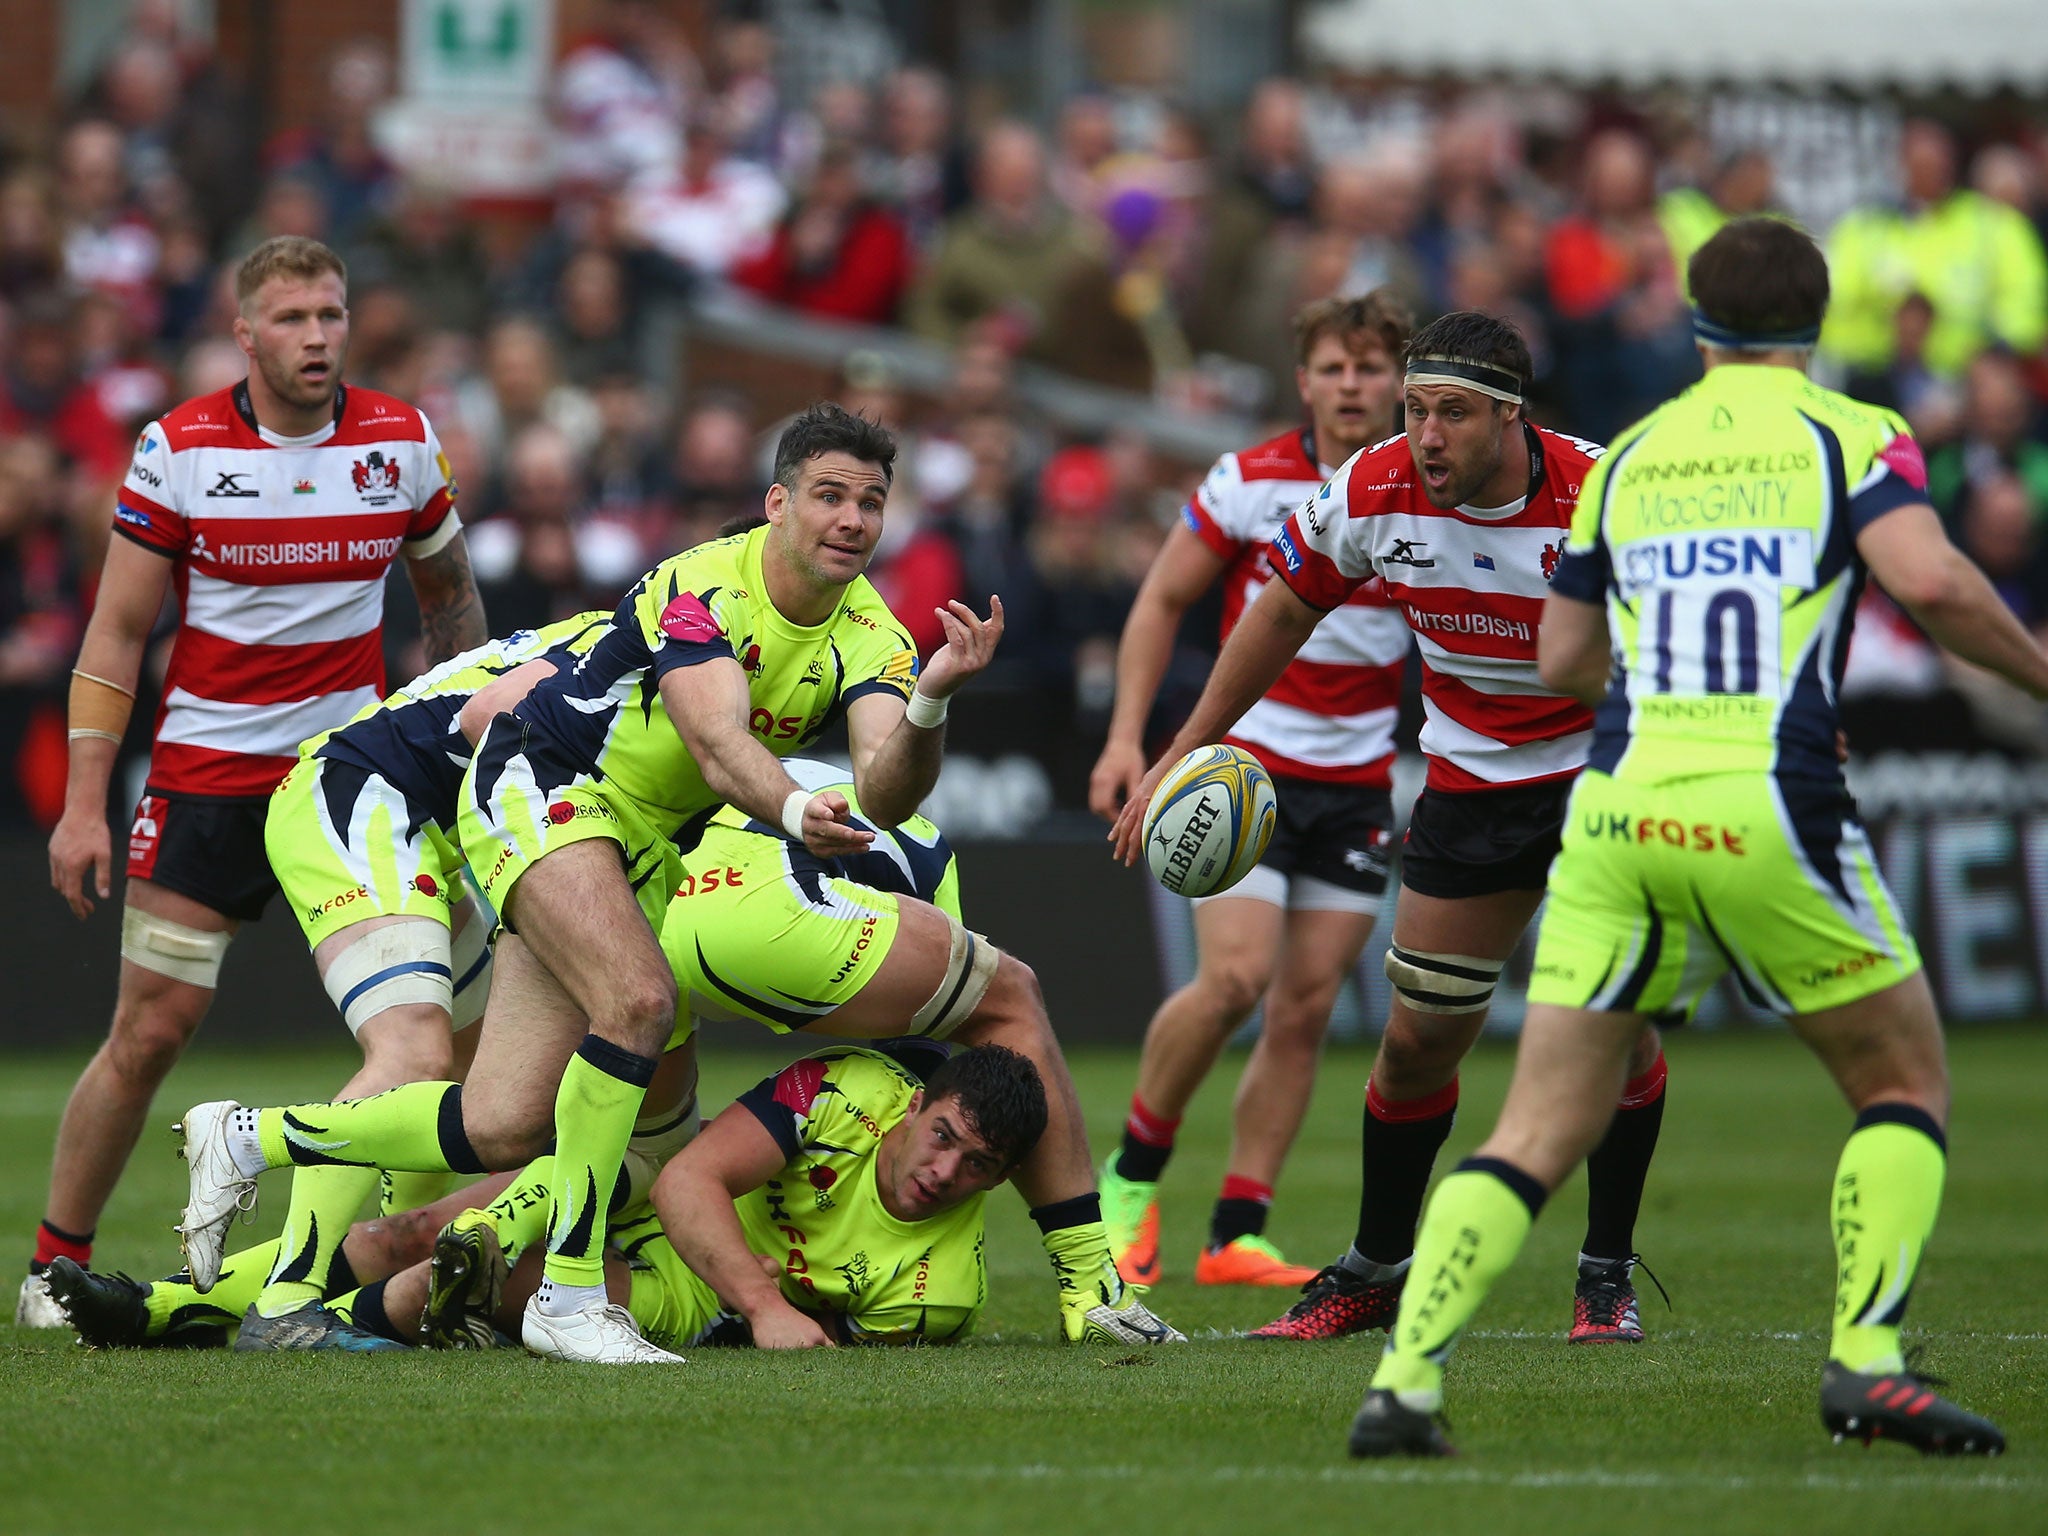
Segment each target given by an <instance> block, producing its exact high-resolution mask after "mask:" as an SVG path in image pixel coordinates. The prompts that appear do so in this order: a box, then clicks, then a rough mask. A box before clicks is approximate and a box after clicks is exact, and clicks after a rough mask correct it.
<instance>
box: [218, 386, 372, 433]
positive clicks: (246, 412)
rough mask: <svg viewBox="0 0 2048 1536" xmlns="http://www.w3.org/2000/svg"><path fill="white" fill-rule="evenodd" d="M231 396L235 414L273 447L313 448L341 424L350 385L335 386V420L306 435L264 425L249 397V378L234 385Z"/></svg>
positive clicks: (346, 407)
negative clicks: (290, 435) (296, 435)
mask: <svg viewBox="0 0 2048 1536" xmlns="http://www.w3.org/2000/svg"><path fill="white" fill-rule="evenodd" d="M230 398H231V399H232V400H233V401H234V402H235V414H236V415H237V416H240V417H241V418H242V420H243V421H244V422H245V423H246V424H247V425H248V428H249V430H250V431H251V432H254V433H255V434H256V435H257V436H258V437H260V438H262V439H263V441H264V442H266V443H268V444H270V446H271V447H273V448H311V447H313V446H314V445H315V444H318V443H324V442H326V441H327V439H328V438H330V437H332V436H333V435H334V432H335V429H336V428H337V427H339V426H340V425H341V413H342V412H343V411H345V410H347V409H348V386H347V385H346V384H337V385H335V386H334V420H333V421H331V422H329V423H328V424H327V425H326V426H324V427H322V428H320V430H319V431H317V432H308V433H307V434H306V435H305V436H304V437H286V436H285V435H284V434H283V433H281V432H273V431H271V430H270V428H268V427H266V426H264V425H263V423H262V422H260V421H258V420H257V419H256V403H255V402H254V401H253V400H251V399H250V398H249V381H248V380H247V379H243V380H242V381H241V382H240V383H239V384H237V385H236V386H235V387H234V390H233V392H232V394H231V396H230Z"/></svg>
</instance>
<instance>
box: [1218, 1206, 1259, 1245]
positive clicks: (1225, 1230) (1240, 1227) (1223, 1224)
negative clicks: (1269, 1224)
mask: <svg viewBox="0 0 2048 1536" xmlns="http://www.w3.org/2000/svg"><path fill="white" fill-rule="evenodd" d="M1266 1209H1267V1207H1266V1202H1265V1201H1263V1200H1218V1201H1217V1202H1216V1209H1215V1210H1213V1211H1211V1212H1210V1213H1209V1246H1210V1247H1211V1248H1221V1247H1223V1246H1224V1244H1226V1243H1233V1242H1236V1241H1237V1239H1239V1238H1240V1237H1259V1236H1261V1235H1263V1234H1264V1232H1265V1230H1266Z"/></svg>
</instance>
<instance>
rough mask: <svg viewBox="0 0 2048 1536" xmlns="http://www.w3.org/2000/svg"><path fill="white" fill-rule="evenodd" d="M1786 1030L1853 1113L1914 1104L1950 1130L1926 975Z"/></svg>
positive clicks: (1944, 1060) (1943, 1057)
mask: <svg viewBox="0 0 2048 1536" xmlns="http://www.w3.org/2000/svg"><path fill="white" fill-rule="evenodd" d="M1792 1028H1793V1030H1794V1031H1795V1032H1796V1033H1797V1034H1798V1036H1799V1038H1800V1039H1801V1040H1803V1041H1805V1042H1806V1045H1807V1047H1808V1049H1810V1050H1811V1051H1812V1052H1813V1053H1814V1055H1816V1056H1818V1057H1819V1058H1820V1060H1821V1065H1822V1066H1824V1067H1826V1068H1827V1069H1828V1075H1829V1076H1831V1077H1832V1078H1834V1080H1835V1083H1836V1086H1838V1087H1839V1088H1840V1089H1841V1090H1842V1096H1843V1097H1844V1098H1846V1099H1847V1100H1848V1101H1849V1105H1850V1107H1851V1108H1852V1109H1859V1110H1860V1109H1863V1108H1866V1107H1867V1106H1869V1105H1872V1104H1883V1103H1893V1104H1913V1105H1917V1106H1918V1107H1919V1108H1921V1109H1924V1110H1926V1111H1927V1113H1928V1114H1930V1115H1932V1116H1933V1117H1934V1119H1935V1122H1936V1123H1937V1124H1939V1125H1944V1126H1945V1125H1947V1124H1948V1108H1949V1083H1948V1053H1947V1047H1946V1045H1945V1043H1944V1041H1943V1039H1942V1034H1941V1018H1940V1015H1939V1014H1938V1013H1937V1011H1936V1009H1935V1006H1934V993H1933V991H1932V989H1931V988H1930V987H1929V986H1928V984H1927V973H1926V972H1925V971H1916V972H1914V973H1913V974H1912V975H1911V976H1908V977H1907V978H1906V979H1905V980H1904V981H1900V982H1895V983H1893V984H1892V985H1891V986H1889V987H1886V988H1884V989H1883V990H1882V991H1880V992H1873V993H1871V994H1870V995H1869V996H1868V997H1859V998H1857V999H1856V1001H1855V1002H1853V1003H1844V1004H1842V1006H1840V1007H1839V1008H1825V1009H1822V1010H1821V1011H1820V1012H1818V1013H1804V1014H1800V1015H1798V1016H1796V1017H1795V1018H1794V1019H1793V1020H1792Z"/></svg>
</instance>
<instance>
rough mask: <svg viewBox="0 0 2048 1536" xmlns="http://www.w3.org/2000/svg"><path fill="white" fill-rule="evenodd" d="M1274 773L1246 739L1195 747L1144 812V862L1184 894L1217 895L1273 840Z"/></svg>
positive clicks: (1157, 876) (1158, 877) (1168, 775)
mask: <svg viewBox="0 0 2048 1536" xmlns="http://www.w3.org/2000/svg"><path fill="white" fill-rule="evenodd" d="M1278 816H1279V810H1278V807H1277V805H1276V803H1275V801H1274V798H1273V780H1272V777H1271V776H1270V775H1269V774H1267V772H1266V770H1265V769H1264V768H1262V767H1260V766H1259V760H1258V759H1257V758H1255V757H1253V756H1252V755H1251V753H1249V752H1246V751H1245V750H1243V749H1242V748H1240V747H1226V746H1212V747H1197V748H1195V750H1194V751H1192V752H1190V753H1189V754H1188V755H1187V756H1186V757H1184V758H1182V759H1181V760H1180V761H1179V762H1177V763H1175V764H1174V765H1173V766H1172V767H1171V768H1170V769H1168V770H1167V773H1166V777H1165V778H1163V779H1161V780H1160V781H1159V788H1158V789H1156V790H1155V791H1153V794H1152V804H1151V807H1150V808H1149V809H1148V810H1147V811H1146V813H1145V863H1146V865H1147V866H1148V867H1149V868H1150V869H1151V871H1152V875H1153V878H1154V879H1156V880H1157V881H1158V882H1159V883H1160V884H1161V885H1163V886H1165V887H1166V888H1167V889H1168V890H1169V891H1172V892H1174V893H1175V894H1177V895H1181V896H1214V895H1215V894H1216V893H1217V892H1219V891H1227V890H1229V889H1230V887H1231V886H1233V885H1235V884H1237V882H1238V881H1240V880H1242V879H1243V878H1244V877H1245V876H1246V875H1248V874H1250V873H1251V869H1252V866H1253V865H1254V864H1256V863H1258V862H1259V859H1260V858H1261V857H1262V856H1263V855H1264V854H1265V852H1266V845H1267V844H1268V843H1270V842H1271V841H1272V840H1273V824H1274V822H1275V821H1276V820H1277V819H1278Z"/></svg>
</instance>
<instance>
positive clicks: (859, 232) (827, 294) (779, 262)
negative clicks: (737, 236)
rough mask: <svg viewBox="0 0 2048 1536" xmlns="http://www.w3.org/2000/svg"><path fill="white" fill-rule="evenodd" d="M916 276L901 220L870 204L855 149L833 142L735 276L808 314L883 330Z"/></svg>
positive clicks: (738, 279) (733, 275) (767, 296)
mask: <svg viewBox="0 0 2048 1536" xmlns="http://www.w3.org/2000/svg"><path fill="white" fill-rule="evenodd" d="M913 272H914V265H913V257H912V252H911V247H910V239H909V236H908V235H907V234H906V233H905V232H904V228H903V225H902V223H901V221H899V220H898V219H897V218H896V217H895V216H894V215H893V214H891V213H889V212H887V211H886V210H885V209H883V208H882V207H880V206H879V205H878V204H876V203H875V202H873V201H872V200H870V199H869V197H868V195H867V191H866V188H865V187H864V186H863V185H862V180H861V171H860V159H859V156H858V154H857V153H856V151H855V150H854V148H853V147H852V146H851V145H849V144H845V143H833V144H828V145H826V146H825V148H824V149H823V150H822V151H821V152H820V153H819V155H818V163H817V165H816V167H815V168H814V169H813V170H812V172H811V178H810V183H809V185H808V186H807V187H806V188H805V189H804V193H803V196H802V197H801V198H800V199H799V200H798V201H797V204H796V207H795V208H793V209H792V210H791V211H790V212H789V214H788V215H787V216H786V217H784V219H783V220H782V223H781V224H780V225H779V226H778V227H777V229H776V231H775V234H774V236H773V238H772V239H771V240H770V242H769V244H768V246H767V247H766V248H765V249H763V250H761V251H760V252H758V253H756V254H755V255H754V256H752V257H750V258H747V259H745V260H743V261H741V262H740V263H739V264H738V265H737V266H736V267H734V269H733V273H732V277H733V281H734V282H736V283H738V284H739V285H740V286H741V287H743V288H748V289H751V290H753V291H754V292H755V293H758V294H760V295H762V296H763V297H764V298H768V299H772V300H774V301H775V302H776V303H778V304H786V305H788V306H790V307H791V308H792V309H799V310H802V311H803V312H804V313H805V314H810V315H822V316H825V317H827V318H830V319H834V320H858V321H863V322H865V323H867V324H869V325H886V324H888V323H889V322H891V321H892V320H894V319H895V318H896V311H897V309H898V308H899V307H900V306H901V304H902V302H903V295H904V292H905V290H906V289H908V288H909V286H910V280H911V277H912V275H913Z"/></svg>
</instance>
